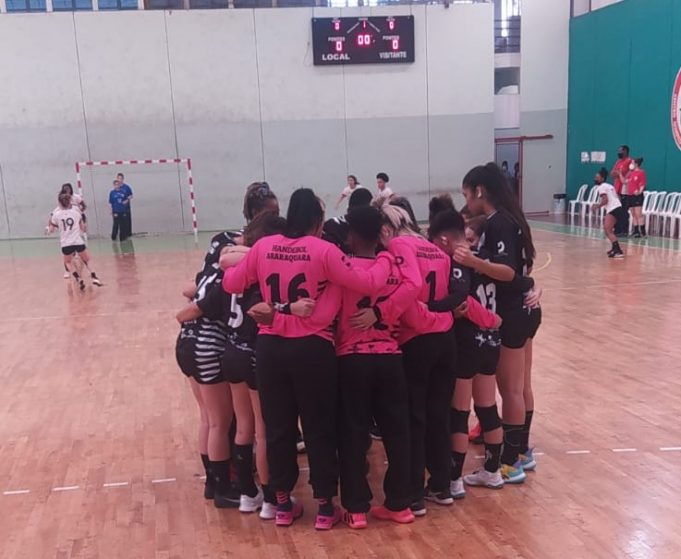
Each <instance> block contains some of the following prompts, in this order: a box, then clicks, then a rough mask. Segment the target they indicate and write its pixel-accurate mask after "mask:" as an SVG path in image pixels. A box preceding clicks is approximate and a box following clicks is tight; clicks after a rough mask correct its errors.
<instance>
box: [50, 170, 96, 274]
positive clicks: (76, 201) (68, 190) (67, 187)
mask: <svg viewBox="0 0 681 559" xmlns="http://www.w3.org/2000/svg"><path fill="white" fill-rule="evenodd" d="M59 194H70V195H71V205H72V206H73V207H75V208H76V209H78V210H80V213H81V214H82V216H83V224H84V225H85V233H83V239H84V240H86V241H87V218H86V217H85V209H86V208H87V206H86V204H85V200H83V197H82V196H81V195H80V194H74V192H73V185H72V184H71V183H70V182H65V183H64V184H62V185H61V190H60V191H59ZM48 226H49V223H48ZM70 277H71V274H70V273H69V271H68V269H67V268H66V266H64V279H69V278H70Z"/></svg>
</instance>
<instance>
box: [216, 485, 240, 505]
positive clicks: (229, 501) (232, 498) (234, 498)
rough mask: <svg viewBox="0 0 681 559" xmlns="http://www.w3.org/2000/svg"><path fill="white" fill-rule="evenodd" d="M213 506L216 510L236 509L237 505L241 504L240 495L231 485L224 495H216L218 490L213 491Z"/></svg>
mask: <svg viewBox="0 0 681 559" xmlns="http://www.w3.org/2000/svg"><path fill="white" fill-rule="evenodd" d="M213 504H214V505H215V508H216V509H238V508H239V505H240V504H241V494H240V493H239V490H238V489H237V488H236V487H234V486H233V485H232V486H230V488H229V489H228V490H227V493H225V494H224V495H223V494H221V493H218V490H217V489H215V493H214V494H213Z"/></svg>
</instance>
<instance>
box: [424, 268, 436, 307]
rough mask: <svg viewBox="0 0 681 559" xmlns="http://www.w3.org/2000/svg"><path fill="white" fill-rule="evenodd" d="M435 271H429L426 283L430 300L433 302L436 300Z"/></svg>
mask: <svg viewBox="0 0 681 559" xmlns="http://www.w3.org/2000/svg"><path fill="white" fill-rule="evenodd" d="M435 278H436V275H435V271H432V272H428V275H427V276H426V283H427V284H428V302H429V303H432V302H433V301H435Z"/></svg>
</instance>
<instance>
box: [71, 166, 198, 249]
mask: <svg viewBox="0 0 681 559" xmlns="http://www.w3.org/2000/svg"><path fill="white" fill-rule="evenodd" d="M166 163H172V164H177V165H184V166H185V169H186V170H187V186H188V188H189V203H190V206H191V209H192V231H193V232H194V241H196V242H198V238H199V227H198V221H197V219H196V197H195V195H194V179H193V177H192V160H191V158H189V157H185V158H172V159H127V160H123V159H121V160H115V161H77V162H76V164H75V167H76V186H77V188H78V193H79V194H80V195H81V196H82V195H83V181H82V177H81V172H82V170H83V169H84V168H87V167H105V166H107V165H112V166H115V165H162V164H166Z"/></svg>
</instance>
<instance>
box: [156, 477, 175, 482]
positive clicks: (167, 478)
mask: <svg viewBox="0 0 681 559" xmlns="http://www.w3.org/2000/svg"><path fill="white" fill-rule="evenodd" d="M173 481H177V478H174V477H164V478H161V479H152V480H151V483H172V482H173Z"/></svg>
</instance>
